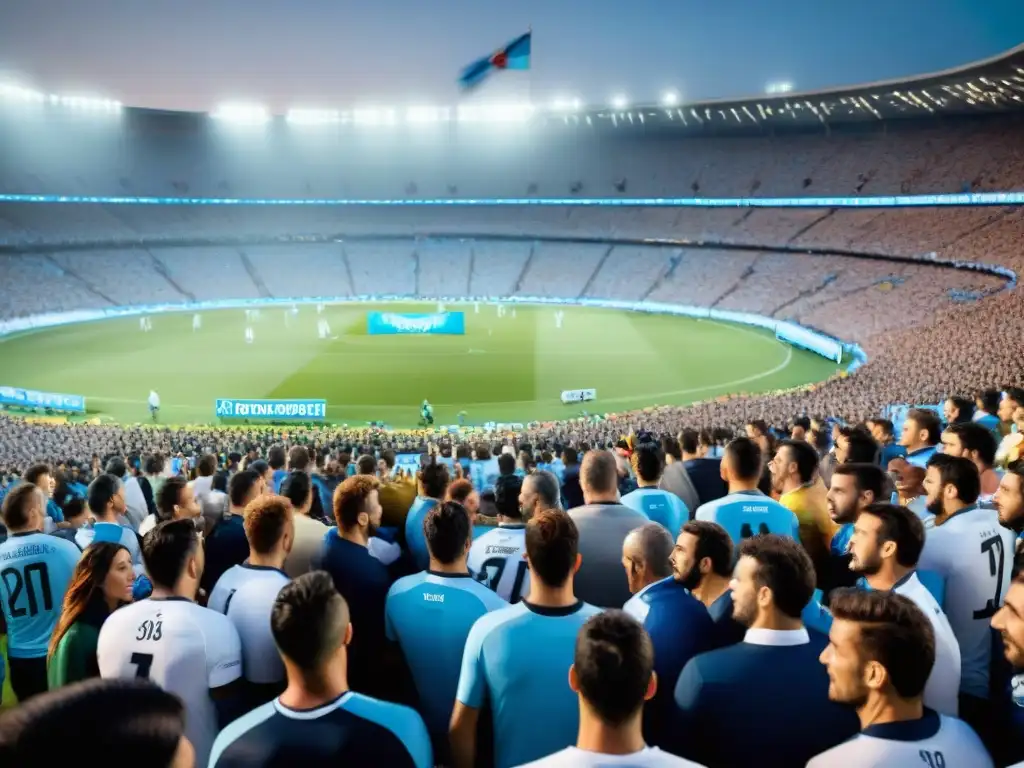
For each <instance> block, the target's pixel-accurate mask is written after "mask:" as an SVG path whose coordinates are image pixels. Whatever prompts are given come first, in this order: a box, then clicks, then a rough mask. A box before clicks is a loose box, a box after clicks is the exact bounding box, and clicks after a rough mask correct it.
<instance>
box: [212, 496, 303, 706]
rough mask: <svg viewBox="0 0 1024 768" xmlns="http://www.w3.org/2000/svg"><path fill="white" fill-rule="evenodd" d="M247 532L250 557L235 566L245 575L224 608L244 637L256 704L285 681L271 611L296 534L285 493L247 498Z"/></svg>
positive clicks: (251, 700) (252, 698)
mask: <svg viewBox="0 0 1024 768" xmlns="http://www.w3.org/2000/svg"><path fill="white" fill-rule="evenodd" d="M245 536H246V538H247V539H248V540H249V560H248V562H247V563H246V564H245V565H242V566H240V567H239V569H240V571H241V572H242V573H243V574H244V577H243V578H242V579H241V580H240V582H239V583H238V584H237V586H236V587H235V589H234V592H233V593H231V594H229V595H228V599H227V601H226V605H225V611H226V613H227V616H228V619H229V620H230V621H231V623H232V624H234V625H235V629H237V630H238V636H239V638H240V639H241V641H242V662H243V664H242V666H243V669H244V674H245V681H246V683H248V689H249V690H248V699H249V702H248V703H249V704H250V705H251V706H254V707H255V706H259V705H260V704H265V703H266V702H268V701H270V700H271V699H273V698H274V697H275V696H277V695H278V694H279V693H281V691H282V690H283V686H284V682H285V673H284V664H283V663H282V661H281V657H280V655H278V653H277V646H276V645H274V637H273V635H272V634H271V631H270V614H271V613H272V611H273V609H274V601H275V600H276V599H277V593H278V592H280V591H281V588H282V587H283V586H284V585H285V584H287V583H288V582H289V581H290V579H289V578H288V574H286V573H285V572H284V570H283V568H284V561H285V558H286V557H288V553H289V552H290V551H291V548H292V541H293V540H294V538H295V526H294V523H293V521H292V505H291V502H289V501H288V499H286V498H284V497H283V496H260V497H259V498H258V499H256V500H255V501H253V502H252V503H250V504H249V506H247V507H246V508H245ZM229 573H230V571H229ZM220 581H223V577H222V578H221V579H220V580H219V581H218V584H219V583H220ZM214 591H216V587H214Z"/></svg>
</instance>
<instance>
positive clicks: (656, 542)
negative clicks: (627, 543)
mask: <svg viewBox="0 0 1024 768" xmlns="http://www.w3.org/2000/svg"><path fill="white" fill-rule="evenodd" d="M629 538H630V539H631V540H632V544H633V546H635V547H636V548H637V550H638V551H639V554H640V557H642V558H643V562H644V565H646V566H647V568H648V569H649V570H650V572H651V573H652V574H653V575H654V576H657V577H658V578H659V579H664V578H666V577H667V576H671V575H672V563H671V562H669V558H670V557H671V556H672V550H673V548H674V547H675V542H674V541H673V540H672V534H670V533H669V532H668V530H667V529H666V528H665V526H663V525H661V524H660V523H647V524H646V525H641V526H640V527H639V528H634V529H633V530H632V531H630V532H629Z"/></svg>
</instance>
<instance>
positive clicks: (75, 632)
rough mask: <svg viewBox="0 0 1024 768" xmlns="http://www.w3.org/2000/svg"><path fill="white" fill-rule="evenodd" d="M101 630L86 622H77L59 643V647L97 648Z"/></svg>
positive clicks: (69, 628)
mask: <svg viewBox="0 0 1024 768" xmlns="http://www.w3.org/2000/svg"><path fill="white" fill-rule="evenodd" d="M99 637H100V630H99V628H98V627H94V626H93V625H92V624H89V623H88V622H85V621H76V622H75V623H74V624H72V625H71V626H70V627H68V631H67V632H66V633H65V634H64V637H62V638H61V639H60V643H58V646H59V647H82V646H89V647H92V648H95V647H96V644H97V642H98V641H99Z"/></svg>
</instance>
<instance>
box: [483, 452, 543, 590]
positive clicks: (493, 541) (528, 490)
mask: <svg viewBox="0 0 1024 768" xmlns="http://www.w3.org/2000/svg"><path fill="white" fill-rule="evenodd" d="M558 494H559V490H558V479H557V478H556V477H555V476H554V475H553V474H551V473H550V472H534V473H533V474H531V475H527V477H526V479H525V480H523V481H522V482H521V484H520V482H519V478H518V477H516V476H515V475H502V476H501V477H499V478H498V483H497V484H496V486H495V504H496V506H497V508H498V527H497V528H494V529H493V530H490V531H488V532H487V533H485V534H483V535H482V536H480V538H478V539H476V540H475V541H474V542H473V546H472V547H471V548H470V550H469V558H468V559H467V561H466V564H467V565H468V566H469V571H470V573H472V574H473V575H474V577H475V578H476V580H477V581H479V582H481V583H483V584H486V585H487V586H488V587H490V588H491V589H492V590H494V591H495V592H497V593H498V596H499V597H501V598H504V599H505V600H508V601H509V602H510V603H518V602H519V601H520V600H521V599H522V598H523V597H524V596H525V595H528V594H529V593H530V572H529V569H528V568H527V565H526V559H525V558H524V555H525V554H526V524H525V520H526V519H528V518H529V517H530V516H532V515H533V514H534V513H535V512H537V511H540V510H542V509H557V508H558Z"/></svg>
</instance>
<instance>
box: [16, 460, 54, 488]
mask: <svg viewBox="0 0 1024 768" xmlns="http://www.w3.org/2000/svg"><path fill="white" fill-rule="evenodd" d="M43 475H50V476H51V477H52V476H53V470H52V469H51V468H50V465H49V464H33V465H32V466H31V467H29V468H28V469H26V470H25V474H24V476H23V477H22V480H24V481H25V482H26V483H32V485H35V484H36V482H37V481H38V480H39V478H40V477H42V476H43Z"/></svg>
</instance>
